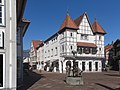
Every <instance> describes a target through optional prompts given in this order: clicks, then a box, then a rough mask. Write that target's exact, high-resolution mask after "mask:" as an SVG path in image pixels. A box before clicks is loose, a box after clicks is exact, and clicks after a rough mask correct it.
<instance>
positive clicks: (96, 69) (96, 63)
mask: <svg viewBox="0 0 120 90" xmlns="http://www.w3.org/2000/svg"><path fill="white" fill-rule="evenodd" d="M95 71H98V62H95Z"/></svg>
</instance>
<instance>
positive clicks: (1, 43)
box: [0, 31, 4, 48]
mask: <svg viewBox="0 0 120 90" xmlns="http://www.w3.org/2000/svg"><path fill="white" fill-rule="evenodd" d="M0 48H4V32H2V31H0Z"/></svg>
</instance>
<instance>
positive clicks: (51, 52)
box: [51, 49, 53, 57]
mask: <svg viewBox="0 0 120 90" xmlns="http://www.w3.org/2000/svg"><path fill="white" fill-rule="evenodd" d="M51 53H52V54H51V57H53V49H51Z"/></svg>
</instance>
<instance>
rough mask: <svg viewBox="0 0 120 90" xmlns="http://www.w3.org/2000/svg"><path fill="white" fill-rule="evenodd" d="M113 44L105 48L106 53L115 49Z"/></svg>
mask: <svg viewBox="0 0 120 90" xmlns="http://www.w3.org/2000/svg"><path fill="white" fill-rule="evenodd" d="M113 44H114V43H112V44H110V45H107V46H105V51H106V52H107V51H109V50H110V49H112V48H113Z"/></svg>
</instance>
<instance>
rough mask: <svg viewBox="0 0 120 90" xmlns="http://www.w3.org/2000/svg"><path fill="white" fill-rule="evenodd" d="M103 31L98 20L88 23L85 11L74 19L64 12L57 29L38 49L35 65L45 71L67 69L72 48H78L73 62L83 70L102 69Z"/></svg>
mask: <svg viewBox="0 0 120 90" xmlns="http://www.w3.org/2000/svg"><path fill="white" fill-rule="evenodd" d="M105 34H106V32H105V31H104V30H103V28H102V27H101V26H100V24H98V22H97V20H95V21H94V23H93V24H92V25H91V24H90V21H89V19H88V16H87V14H86V13H84V14H83V15H81V16H80V17H78V18H77V19H75V20H74V21H73V20H72V19H71V17H70V16H69V15H67V16H66V18H65V20H64V22H63V23H62V25H61V27H60V30H59V31H58V32H57V33H55V34H54V35H52V36H51V37H49V38H48V39H47V40H46V41H44V42H43V43H42V44H41V45H39V47H38V49H37V57H38V58H37V61H38V66H39V67H40V68H41V69H44V70H47V71H54V72H56V71H58V72H60V73H62V72H65V71H66V66H67V65H69V66H70V67H72V66H73V62H72V61H73V54H72V51H77V54H76V64H77V65H78V67H79V68H80V69H81V70H83V71H85V72H101V69H102V60H103V59H104V35H105Z"/></svg>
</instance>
